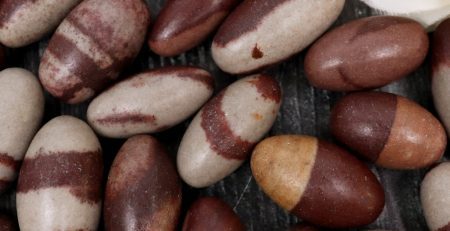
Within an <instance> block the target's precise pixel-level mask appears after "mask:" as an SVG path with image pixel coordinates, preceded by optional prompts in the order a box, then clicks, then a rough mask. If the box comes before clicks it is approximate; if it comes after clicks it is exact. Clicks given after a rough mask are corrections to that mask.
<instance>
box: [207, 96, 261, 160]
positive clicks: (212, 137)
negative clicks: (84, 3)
mask: <svg viewBox="0 0 450 231" xmlns="http://www.w3.org/2000/svg"><path fill="white" fill-rule="evenodd" d="M225 92H226V89H225V90H223V91H222V92H220V93H219V94H218V95H217V96H216V97H214V98H213V99H211V100H210V101H209V102H208V103H206V104H205V106H204V108H203V109H202V111H201V126H202V128H203V130H204V131H205V135H206V139H207V140H208V143H209V145H210V147H211V149H212V150H214V151H215V152H217V154H218V155H221V156H222V157H225V158H227V159H236V160H245V159H246V158H247V155H248V153H249V151H250V150H251V149H252V148H253V146H255V143H252V142H249V141H246V140H243V139H241V137H239V136H236V135H235V134H234V133H233V131H232V130H231V128H230V125H228V122H227V118H226V116H225V112H224V111H223V110H222V101H223V97H224V95H225Z"/></svg>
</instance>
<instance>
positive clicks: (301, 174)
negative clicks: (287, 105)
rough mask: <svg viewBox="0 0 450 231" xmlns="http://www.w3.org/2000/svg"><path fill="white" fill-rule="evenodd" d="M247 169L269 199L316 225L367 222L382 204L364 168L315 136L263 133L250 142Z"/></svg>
mask: <svg viewBox="0 0 450 231" xmlns="http://www.w3.org/2000/svg"><path fill="white" fill-rule="evenodd" d="M251 169H252V173H253V176H254V177H255V180H256V182H257V183H258V185H259V186H260V187H261V188H262V189H263V191H264V192H265V193H266V194H267V195H268V196H269V197H270V198H272V200H274V201H275V202H276V203H277V204H278V205H280V206H281V207H282V208H284V209H286V210H288V211H290V212H291V213H293V214H295V215H297V216H298V217H300V218H301V219H302V220H305V221H307V222H310V223H312V224H315V225H318V226H323V227H329V228H349V227H359V226H363V225H367V224H370V223H372V222H373V221H375V219H376V218H377V217H378V216H379V214H380V213H381V211H382V210H383V207H384V192H383V188H382V187H381V184H380V183H379V182H378V180H377V178H376V177H375V175H374V174H373V173H372V172H371V171H370V170H369V168H368V167H367V166H366V165H365V164H364V163H363V162H361V161H359V160H358V159H356V158H355V157H354V156H352V155H350V154H349V153H348V152H347V151H345V150H344V149H341V148H340V147H338V146H336V145H334V144H331V143H328V142H325V141H322V140H318V139H317V138H315V137H309V136H300V135H281V136H274V137H270V138H267V139H265V140H263V141H261V142H260V143H259V144H258V145H256V147H255V149H254V151H253V156H252V159H251Z"/></svg>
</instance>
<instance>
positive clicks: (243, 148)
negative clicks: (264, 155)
mask: <svg viewBox="0 0 450 231" xmlns="http://www.w3.org/2000/svg"><path fill="white" fill-rule="evenodd" d="M280 103H281V90H280V87H279V85H278V83H277V81H276V80H275V79H273V78H271V77H270V76H267V75H261V74H260V75H253V76H249V77H247V78H243V79H240V80H239V81H237V82H235V83H233V84H231V85H230V86H228V87H227V88H226V89H225V90H223V91H221V92H220V93H219V94H218V95H216V96H215V97H214V98H213V99H211V100H210V101H209V102H208V103H206V105H205V106H204V107H203V108H202V109H201V110H200V112H199V113H198V114H197V116H196V117H195V118H194V119H193V121H192V122H191V124H190V125H189V127H188V129H187V131H186V133H185V134H184V136H183V139H182V141H181V144H180V147H179V149H178V156H177V166H178V172H179V173H180V176H181V178H182V179H183V180H184V181H185V182H186V183H187V184H189V185H191V186H193V187H197V188H200V187H206V186H209V185H212V184H214V183H216V182H218V181H219V180H221V179H223V178H224V177H226V176H228V175H229V174H231V173H232V172H233V171H234V170H236V169H237V168H238V167H239V166H240V165H241V164H242V163H243V162H244V160H245V159H246V158H247V156H248V154H249V152H250V151H251V149H252V148H253V146H254V145H255V143H256V142H258V141H259V140H260V139H261V138H262V137H263V136H264V134H266V133H267V132H268V131H269V130H270V128H271V127H272V124H273V123H274V121H275V117H276V116H277V113H278V110H279V108H280Z"/></svg>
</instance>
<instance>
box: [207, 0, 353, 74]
mask: <svg viewBox="0 0 450 231" xmlns="http://www.w3.org/2000/svg"><path fill="white" fill-rule="evenodd" d="M344 3H345V0H315V1H309V0H290V1H288V0H279V1H273V0H259V1H258V0H245V1H243V2H242V3H241V4H240V5H238V7H236V9H235V10H234V11H233V12H231V14H230V15H229V16H228V17H227V19H226V20H225V21H224V23H223V24H222V25H221V27H220V28H219V30H218V32H217V34H216V35H215V37H214V40H213V44H212V47H211V51H212V56H213V59H214V61H215V62H216V64H217V65H218V66H219V67H220V68H221V69H222V70H224V71H226V72H229V73H232V74H241V73H249V72H253V71H255V70H257V69H261V68H263V67H266V66H269V65H273V64H275V63H278V62H280V61H282V60H285V59H287V58H289V57H290V56H292V55H294V54H296V53H297V52H300V51H301V50H303V49H304V48H305V47H307V46H308V45H309V44H310V43H312V42H313V41H314V40H315V39H316V38H317V37H319V36H320V35H321V34H322V33H323V32H324V31H325V30H326V29H327V28H328V27H329V26H330V25H331V24H332V23H333V21H334V20H336V18H337V17H338V16H339V14H340V13H341V11H342V8H343V6H344Z"/></svg>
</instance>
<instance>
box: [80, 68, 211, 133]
mask: <svg viewBox="0 0 450 231" xmlns="http://www.w3.org/2000/svg"><path fill="white" fill-rule="evenodd" d="M213 86H214V79H213V78H212V77H211V75H210V74H209V73H208V72H206V71H205V70H203V69H200V68H194V67H166V68H160V69H155V70H151V71H147V72H143V73H140V74H137V75H135V76H132V77H130V78H128V79H126V80H123V81H121V82H119V83H117V84H116V85H114V86H113V87H112V88H109V89H108V90H106V91H104V92H103V93H102V94H100V95H99V96H97V97H96V98H95V99H94V100H93V101H92V102H91V104H90V105H89V108H88V111H87V118H88V121H89V123H90V125H91V126H92V127H93V128H94V130H95V131H96V132H98V133H100V134H101V135H103V136H107V137H115V138H119V137H129V136H131V135H136V134H142V133H153V132H158V131H163V130H165V129H168V128H170V127H172V126H174V125H176V124H178V123H180V122H181V121H183V120H185V119H186V118H187V117H189V116H191V115H192V114H193V113H194V112H196V111H197V110H198V109H199V108H200V107H201V106H202V105H203V104H204V103H205V102H206V101H207V100H208V99H209V98H210V97H211V95H212V93H213Z"/></svg>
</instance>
